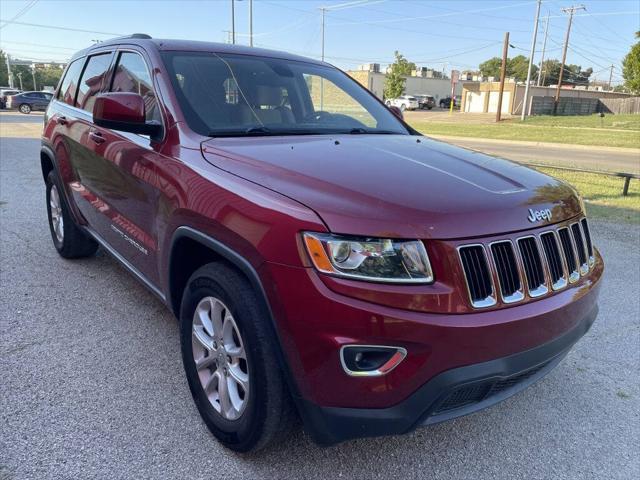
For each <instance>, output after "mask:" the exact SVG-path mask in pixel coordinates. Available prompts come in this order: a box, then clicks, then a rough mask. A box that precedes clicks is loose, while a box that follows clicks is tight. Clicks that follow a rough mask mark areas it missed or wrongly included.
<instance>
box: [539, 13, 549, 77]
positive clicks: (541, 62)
mask: <svg viewBox="0 0 640 480" xmlns="http://www.w3.org/2000/svg"><path fill="white" fill-rule="evenodd" d="M548 34H549V13H548V12H547V21H546V22H545V24H544V41H543V42H542V56H541V57H540V66H539V67H538V86H540V85H542V64H543V63H544V54H545V51H546V49H547V35H548Z"/></svg>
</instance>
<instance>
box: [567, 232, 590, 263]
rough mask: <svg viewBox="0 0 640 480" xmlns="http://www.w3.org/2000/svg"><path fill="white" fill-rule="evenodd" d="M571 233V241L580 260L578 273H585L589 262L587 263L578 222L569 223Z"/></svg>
mask: <svg viewBox="0 0 640 480" xmlns="http://www.w3.org/2000/svg"><path fill="white" fill-rule="evenodd" d="M571 233H572V234H573V242H574V245H575V247H576V253H577V254H578V260H579V261H580V275H586V273H587V272H588V271H589V264H588V263H587V251H586V247H585V244H584V240H583V238H582V229H581V228H580V224H579V223H574V224H572V225H571Z"/></svg>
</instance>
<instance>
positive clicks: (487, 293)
mask: <svg viewBox="0 0 640 480" xmlns="http://www.w3.org/2000/svg"><path fill="white" fill-rule="evenodd" d="M458 254H459V255H460V261H461V262H462V268H463V270H464V275H465V278H466V279H467V291H468V293H469V299H470V300H471V305H473V306H474V307H476V308H484V307H490V306H492V305H495V303H496V299H495V296H494V294H493V281H492V279H491V272H490V270H489V263H488V261H487V256H486V254H485V251H484V246H483V245H465V246H464V247H460V248H459V249H458Z"/></svg>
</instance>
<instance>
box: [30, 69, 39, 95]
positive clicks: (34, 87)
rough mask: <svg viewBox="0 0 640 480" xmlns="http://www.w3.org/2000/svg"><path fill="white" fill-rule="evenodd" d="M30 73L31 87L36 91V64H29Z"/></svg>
mask: <svg viewBox="0 0 640 480" xmlns="http://www.w3.org/2000/svg"><path fill="white" fill-rule="evenodd" d="M31 75H32V76H33V89H34V90H35V91H37V90H38V86H37V85H36V66H35V64H34V63H32V64H31Z"/></svg>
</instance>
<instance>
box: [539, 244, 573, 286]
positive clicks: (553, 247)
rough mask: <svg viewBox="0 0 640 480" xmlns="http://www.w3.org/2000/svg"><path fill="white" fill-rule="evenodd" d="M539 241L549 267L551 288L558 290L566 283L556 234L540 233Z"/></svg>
mask: <svg viewBox="0 0 640 480" xmlns="http://www.w3.org/2000/svg"><path fill="white" fill-rule="evenodd" d="M540 241H541V242H542V248H543V251H544V255H545V258H546V260H547V266H548V268H549V275H550V277H551V288H553V289H554V290H560V289H561V288H563V287H565V286H566V285H567V277H566V275H565V273H564V266H563V265H562V257H561V256H560V255H561V254H560V247H559V246H558V239H557V238H556V234H555V233H554V232H545V233H543V234H541V235H540Z"/></svg>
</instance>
